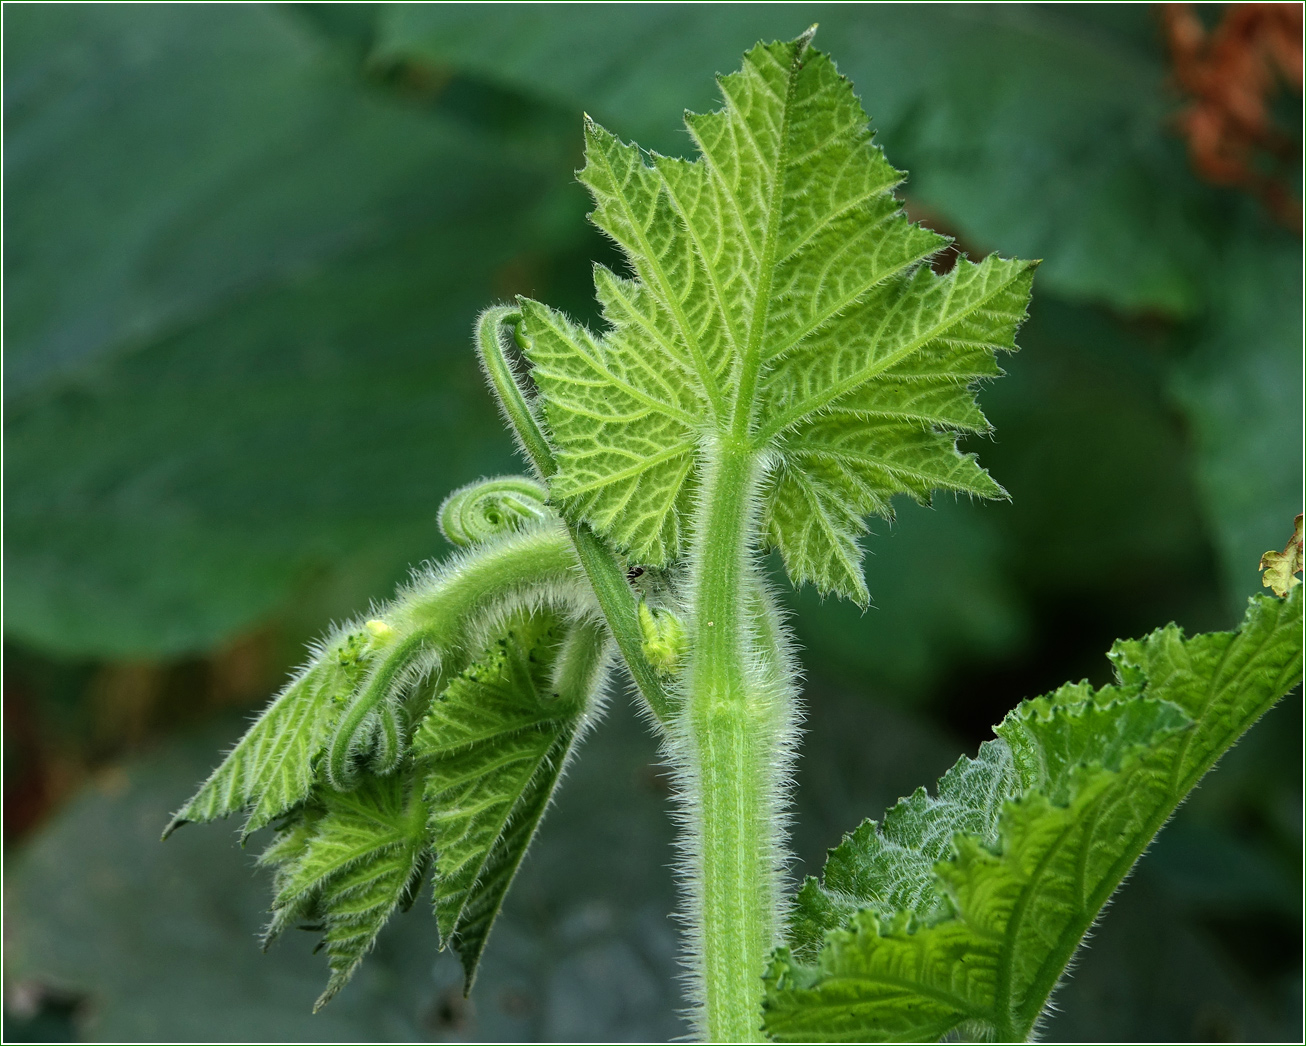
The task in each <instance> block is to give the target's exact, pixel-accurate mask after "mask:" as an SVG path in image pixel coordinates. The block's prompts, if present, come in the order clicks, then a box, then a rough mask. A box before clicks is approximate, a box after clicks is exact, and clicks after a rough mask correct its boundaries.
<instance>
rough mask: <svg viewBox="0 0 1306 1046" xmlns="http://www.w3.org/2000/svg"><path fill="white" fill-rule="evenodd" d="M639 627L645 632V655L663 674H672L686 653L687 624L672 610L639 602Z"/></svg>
mask: <svg viewBox="0 0 1306 1046" xmlns="http://www.w3.org/2000/svg"><path fill="white" fill-rule="evenodd" d="M639 629H640V632H641V633H643V639H644V641H643V644H642V646H643V648H644V656H645V657H646V658H648V660H649V664H651V665H652V666H653V667H654V668H656V669H657V670H658V671H659V672H661V673H662V674H663V675H672V674H673V673H675V671H676V670H677V669H678V668H679V667H680V659H681V657H682V656H683V655H684V653H685V626H684V624H682V623H681V620H680V618H678V617H677V616H676V615H675V614H673V613H672V612H671V611H670V610H663V609H661V608H659V609H656V610H655V609H653V608H652V607H650V606H649V605H648V604H647V603H644V602H641V603H640V604H639Z"/></svg>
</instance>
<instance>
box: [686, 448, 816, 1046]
mask: <svg viewBox="0 0 1306 1046" xmlns="http://www.w3.org/2000/svg"><path fill="white" fill-rule="evenodd" d="M761 471H762V470H761V466H760V462H759V460H758V456H757V455H756V453H755V452H754V451H753V450H752V448H750V447H749V446H748V445H747V443H746V442H745V441H743V440H736V439H734V438H732V437H722V438H721V440H720V442H719V443H718V444H717V445H716V446H715V447H714V448H712V450H711V452H710V461H709V465H708V468H707V469H706V470H705V475H704V489H703V491H702V501H701V503H700V506H699V509H698V511H699V521H698V522H699V524H700V525H699V529H698V531H697V532H696V534H695V538H694V548H693V553H692V557H691V560H692V571H693V576H692V578H691V585H692V591H693V607H692V612H691V621H690V658H689V665H688V668H687V675H686V701H685V708H684V712H683V718H682V724H683V725H682V727H681V729H678V730H677V731H675V733H676V734H677V735H679V736H681V737H683V740H684V748H685V751H684V753H683V754H684V757H685V762H686V763H687V765H686V766H685V767H684V768H683V772H684V773H685V775H686V778H687V780H686V784H687V788H686V796H687V798H688V800H689V802H690V804H691V809H690V810H689V811H688V813H689V817H690V826H691V831H692V832H693V833H694V835H693V836H692V837H691V839H690V840H689V842H688V844H687V848H688V850H689V856H690V860H691V861H692V862H693V866H692V867H691V868H690V869H689V873H690V874H689V877H688V881H689V887H690V889H691V891H692V892H693V896H692V897H691V903H692V904H693V906H694V910H692V911H691V913H690V914H691V919H692V920H693V929H692V934H693V937H694V938H695V940H694V946H695V948H696V950H697V954H696V955H695V956H694V965H695V968H696V970H697V972H698V975H699V976H700V978H701V980H700V983H699V984H698V985H697V988H698V991H699V992H700V993H701V1005H702V1011H701V1014H700V1027H699V1031H700V1033H701V1034H702V1035H703V1036H704V1037H705V1038H706V1039H708V1040H709V1041H713V1042H753V1041H756V1040H757V1039H758V1038H759V1037H760V1034H761V1033H760V1024H761V1004H762V972H763V968H764V966H765V963H766V957H767V955H768V954H769V952H770V951H771V949H772V947H774V945H775V944H776V940H777V936H778V932H779V920H780V904H781V876H782V871H783V862H784V852H783V846H782V844H781V840H780V834H781V824H782V820H783V810H782V804H783V798H784V779H785V765H784V764H785V762H786V758H787V755H788V753H789V752H790V751H791V749H792V747H793V716H792V711H791V709H790V708H789V707H788V703H789V702H790V700H791V698H790V695H789V694H788V692H787V690H786V688H785V686H784V680H783V676H784V673H783V672H782V671H781V672H777V671H775V668H776V667H777V666H776V665H774V664H773V663H771V664H769V663H768V662H774V661H775V660H776V656H775V652H778V650H779V640H778V636H779V631H780V630H779V625H778V623H777V622H773V621H770V620H768V621H767V622H765V623H764V624H762V625H761V626H760V627H759V624H758V622H757V621H755V620H754V616H755V615H757V614H758V613H761V614H763V615H768V614H770V613H771V611H770V608H769V607H768V606H767V601H766V600H765V599H762V598H759V596H758V593H759V588H758V586H759V584H760V581H759V579H758V578H757V577H756V576H755V574H756V571H755V569H754V568H753V566H752V564H751V562H750V555H751V548H752V546H753V544H754V540H753V539H754V538H755V537H756V535H755V533H754V531H755V529H756V520H755V511H754V506H755V504H756V501H757V496H756V495H757V485H758V483H759V480H760V476H761ZM767 647H773V648H774V650H775V652H773V651H770V650H767V649H766V648H767Z"/></svg>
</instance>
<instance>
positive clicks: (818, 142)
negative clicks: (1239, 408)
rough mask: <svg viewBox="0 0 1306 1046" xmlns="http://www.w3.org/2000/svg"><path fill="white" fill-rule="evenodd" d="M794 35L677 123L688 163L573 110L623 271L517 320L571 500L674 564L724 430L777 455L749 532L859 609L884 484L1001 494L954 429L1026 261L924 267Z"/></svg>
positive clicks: (879, 167)
mask: <svg viewBox="0 0 1306 1046" xmlns="http://www.w3.org/2000/svg"><path fill="white" fill-rule="evenodd" d="M810 38H811V33H810V32H809V33H808V34H806V35H804V36H803V37H801V38H799V39H798V40H795V41H792V42H789V43H775V44H769V45H758V46H757V47H755V48H753V49H752V50H751V51H749V52H748V54H747V55H746V56H745V60H744V66H743V69H742V70H740V71H739V72H737V73H733V74H731V75H730V76H725V77H722V78H721V79H720V86H721V91H722V94H723V95H724V98H725V106H724V108H723V109H721V110H720V111H718V112H713V113H707V114H702V115H695V114H689V115H687V116H686V118H685V123H686V126H687V128H688V129H689V133H690V135H691V137H692V138H693V140H694V143H695V145H696V146H697V148H698V151H699V154H700V156H699V159H697V160H694V161H692V162H691V161H685V160H679V159H673V158H669V157H665V156H658V155H656V154H649V155H645V154H644V153H642V152H641V151H640V150H639V149H638V148H637V147H636V146H634V145H627V144H624V143H622V142H620V141H618V140H617V139H616V138H615V137H613V136H612V135H611V134H609V133H608V132H606V131H604V130H603V129H602V128H600V127H598V126H597V125H596V124H594V123H593V122H589V123H588V124H587V127H586V164H585V168H584V169H583V170H582V171H581V172H580V179H581V181H582V182H583V183H584V184H585V185H586V186H587V188H589V190H590V192H591V194H592V195H593V197H594V200H595V204H596V206H595V210H594V212H593V214H592V215H591V217H592V220H593V221H594V222H595V224H597V225H598V226H599V227H600V228H601V229H602V230H603V231H604V232H606V233H608V235H609V236H611V237H612V238H613V239H614V240H615V241H616V242H617V244H618V245H619V246H620V247H621V248H622V250H623V251H624V253H625V255H626V258H627V260H628V262H629V264H630V268H631V270H632V276H633V278H623V277H620V276H618V275H616V274H614V273H612V272H610V271H608V270H607V269H604V268H603V267H601V266H600V267H597V268H596V270H595V287H596V291H597V294H598V298H599V301H600V303H601V305H602V308H603V316H604V319H605V320H606V321H607V324H608V328H607V329H606V330H605V331H603V332H602V333H601V334H595V333H592V332H590V331H587V330H584V329H582V328H580V327H577V326H575V325H574V324H572V323H571V322H570V321H569V320H567V319H566V318H565V317H563V316H562V315H560V314H559V313H557V312H555V311H553V310H551V309H549V308H547V307H546V306H543V305H540V304H538V303H536V302H524V303H523V307H522V308H523V325H524V331H525V336H526V341H527V355H528V356H529V357H530V359H531V361H532V363H533V364H534V371H533V376H534V378H535V380H536V382H537V384H538V386H539V388H540V390H541V392H542V393H543V398H544V404H545V413H546V416H547V420H548V423H549V426H550V429H551V431H552V435H553V438H554V440H555V442H556V444H557V448H558V463H559V473H558V475H557V476H556V477H555V478H554V479H553V481H552V483H551V487H550V490H551V493H552V495H553V496H554V497H555V498H556V499H557V500H558V501H559V502H561V504H562V505H563V506H564V508H565V509H566V510H567V511H568V512H569V513H571V514H572V515H573V516H579V517H583V518H584V519H586V520H588V521H589V522H590V523H591V524H592V525H593V526H594V527H595V528H596V529H597V530H598V531H600V532H601V533H602V534H604V535H605V536H607V537H609V538H610V539H611V540H612V541H614V542H615V543H616V544H618V545H619V546H621V547H622V548H624V549H627V550H629V552H630V553H631V555H632V556H633V557H634V558H635V559H636V560H637V561H639V562H647V563H652V564H659V565H660V564H664V563H667V562H668V561H670V560H672V559H675V558H676V557H678V556H679V555H681V554H682V553H683V552H684V551H685V546H686V538H687V529H688V528H687V520H688V516H689V512H690V509H691V505H692V500H693V497H694V489H695V483H696V474H697V470H696V466H698V465H699V464H700V463H701V461H702V450H701V448H702V447H703V446H704V445H705V443H706V442H708V438H709V437H711V436H714V435H726V434H732V435H733V436H734V437H735V438H745V439H747V440H749V441H750V442H751V444H752V446H753V447H754V449H755V450H756V452H758V453H767V454H768V455H769V456H770V460H771V461H772V468H771V470H770V474H769V478H768V481H767V484H766V487H765V490H764V492H763V496H764V504H763V526H764V531H763V532H764V535H765V540H766V541H767V542H769V543H770V544H771V545H773V546H774V547H776V548H778V549H779V550H780V552H781V554H782V555H783V557H784V561H785V565H786V567H787V569H788V571H789V574H790V576H791V577H792V578H793V579H794V581H795V582H805V581H810V582H813V583H814V584H816V585H817V587H818V588H820V589H821V591H823V592H826V591H835V592H838V593H840V594H842V595H846V596H848V597H850V598H852V599H855V600H857V601H858V602H860V603H862V604H865V603H866V602H867V601H868V598H869V597H868V594H867V591H866V586H865V583H864V581H863V580H862V573H861V552H860V550H859V549H858V547H857V539H858V538H859V537H860V536H861V535H862V534H863V533H864V531H865V527H864V523H863V517H864V516H866V515H868V514H876V515H880V516H885V517H889V516H891V515H892V508H891V504H890V502H891V499H892V498H893V496H894V495H895V494H906V495H908V496H910V497H913V498H916V499H917V500H924V501H928V500H929V498H930V496H931V494H932V492H933V491H934V490H939V489H942V490H951V491H954V492H959V493H967V494H970V495H972V496H976V497H998V496H1002V493H1003V492H1002V489H1001V488H1000V487H999V486H998V485H997V484H996V483H994V482H993V481H992V480H991V479H990V478H989V477H988V475H987V474H986V473H985V472H984V471H983V470H982V469H980V468H979V466H978V465H976V464H975V461H974V459H973V458H972V457H970V456H966V455H961V454H959V453H958V452H957V450H956V445H955V444H956V435H957V434H958V433H960V432H975V431H984V430H985V429H986V428H987V422H986V421H985V420H984V417H983V415H982V414H981V413H980V411H979V408H978V407H977V406H976V404H975V399H974V389H973V386H974V383H975V382H976V381H978V380H979V379H981V378H985V377H992V376H994V375H996V374H998V373H1000V371H999V370H998V367H997V364H996V353H998V352H1002V351H1009V350H1011V349H1013V348H1014V347H1015V344H1014V336H1015V331H1016V328H1017V326H1018V325H1019V323H1020V322H1021V320H1022V319H1023V318H1024V315H1025V304H1026V301H1027V299H1028V295H1029V287H1030V281H1031V278H1032V272H1033V265H1032V264H1031V263H1027V262H1016V261H1004V260H1001V259H998V258H989V259H986V260H985V261H983V262H981V263H979V264H974V263H971V262H969V261H967V260H964V259H963V260H961V261H959V262H958V263H957V265H956V266H955V267H954V268H953V269H952V271H951V272H949V273H947V274H946V275H942V276H940V275H936V274H935V273H934V272H933V271H931V269H930V268H929V266H928V265H926V264H925V262H926V261H927V260H928V259H929V258H930V256H931V255H933V254H934V253H936V252H937V251H938V250H939V249H941V248H942V247H943V246H945V245H946V244H947V242H948V241H947V239H946V238H945V237H942V236H939V235H937V234H935V233H933V232H930V231H929V230H927V229H923V228H921V227H920V226H917V225H913V224H912V223H911V222H909V221H908V220H907V218H906V216H905V215H904V214H903V212H902V210H901V207H900V206H899V203H898V201H897V200H896V198H895V197H894V196H893V189H894V187H895V186H896V185H897V184H898V183H899V182H900V181H901V180H902V174H901V173H900V172H898V171H896V170H894V169H893V168H892V167H891V166H890V165H889V164H888V163H887V162H886V161H885V159H884V157H883V155H882V154H881V152H880V150H879V149H878V148H877V147H876V146H875V145H874V144H873V143H872V141H871V133H870V130H869V128H868V126H867V118H866V114H865V113H864V112H863V110H862V108H861V104H860V103H859V102H858V100H857V98H856V96H855V95H854V93H853V90H852V87H851V85H850V84H849V83H848V81H847V80H846V79H845V78H843V77H842V76H840V75H839V73H838V71H837V70H836V69H835V67H834V65H833V63H832V62H831V61H830V60H829V59H828V58H827V57H826V56H825V55H823V54H821V53H820V52H818V51H815V50H812V49H811V48H810V47H809V43H810Z"/></svg>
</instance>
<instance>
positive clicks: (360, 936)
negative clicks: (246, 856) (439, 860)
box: [261, 774, 429, 1009]
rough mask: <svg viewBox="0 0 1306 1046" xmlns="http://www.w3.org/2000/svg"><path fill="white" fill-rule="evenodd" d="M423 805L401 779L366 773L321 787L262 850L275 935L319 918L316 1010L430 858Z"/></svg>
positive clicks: (341, 983)
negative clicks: (272, 888) (344, 787)
mask: <svg viewBox="0 0 1306 1046" xmlns="http://www.w3.org/2000/svg"><path fill="white" fill-rule="evenodd" d="M425 821H426V806H425V804H424V802H423V800H422V796H421V789H420V787H419V786H417V785H416V784H415V782H413V781H411V780H410V779H408V778H407V777H406V775H400V774H394V775H391V776H389V777H371V778H369V779H368V780H367V781H366V782H364V783H363V784H361V785H360V786H359V787H358V788H357V789H355V790H353V791H349V792H338V791H336V790H334V789H330V788H328V789H323V790H321V791H320V792H319V793H318V796H317V799H316V802H315V803H314V804H313V805H312V806H311V807H310V808H308V809H306V810H304V811H302V812H300V813H299V814H298V815H297V816H296V817H295V819H294V820H293V821H292V823H291V825H290V826H289V827H287V828H286V829H285V830H283V832H282V833H280V834H279V836H278V837H277V839H275V840H274V841H273V844H272V846H271V847H269V849H268V850H267V851H266V852H265V853H264V854H263V856H262V858H261V862H262V863H264V864H270V865H273V866H276V867H277V874H276V890H277V892H276V897H275V899H274V900H273V902H272V923H271V925H269V927H268V930H267V933H266V935H265V939H266V940H269V941H270V940H271V939H272V938H274V937H275V936H276V935H277V934H278V933H279V932H280V931H281V930H282V929H283V928H284V927H285V926H287V925H288V924H290V923H291V922H294V921H296V920H300V919H309V920H312V919H316V920H320V922H321V926H322V940H323V943H324V945H325V946H326V953H327V960H328V962H329V963H330V966H331V979H330V981H328V982H327V987H326V990H325V991H324V992H323V993H322V995H321V997H320V998H319V999H318V1000H317V1004H316V1006H315V1007H314V1008H315V1009H320V1008H321V1007H322V1006H324V1005H326V1003H327V1002H328V1001H329V1000H330V999H331V997H332V996H333V995H335V994H336V992H338V991H339V990H340V989H341V988H342V987H344V985H345V984H346V983H347V982H348V981H349V978H350V977H352V976H353V973H354V970H355V969H356V968H357V966H358V964H359V963H360V962H362V960H363V956H364V955H366V954H367V952H368V951H369V950H370V949H371V947H372V944H373V943H374V942H375V940H376V935H377V934H378V933H380V932H381V928H382V927H383V926H384V925H385V924H386V922H387V920H388V919H389V918H390V916H391V914H392V913H393V912H394V910H395V909H396V908H397V907H399V906H400V905H401V904H402V903H403V902H404V900H405V898H406V897H408V896H411V895H412V893H413V891H414V890H415V889H416V887H417V885H418V883H419V882H420V880H421V877H422V874H423V871H424V869H425V866H426V862H427V859H428V856H429V855H428V847H427V839H426V831H425Z"/></svg>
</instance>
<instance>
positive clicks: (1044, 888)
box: [766, 594, 1302, 1042]
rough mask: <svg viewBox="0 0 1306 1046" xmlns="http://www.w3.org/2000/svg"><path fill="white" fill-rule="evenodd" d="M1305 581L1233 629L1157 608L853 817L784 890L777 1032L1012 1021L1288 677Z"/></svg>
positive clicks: (1037, 1006) (773, 1013) (1002, 1032)
mask: <svg viewBox="0 0 1306 1046" xmlns="http://www.w3.org/2000/svg"><path fill="white" fill-rule="evenodd" d="M1301 626H1302V622H1301V596H1300V594H1295V595H1293V596H1291V597H1289V598H1288V599H1286V600H1279V599H1273V598H1270V597H1258V598H1257V599H1254V600H1252V601H1251V604H1250V606H1249V609H1248V612H1247V616H1246V618H1245V619H1244V621H1243V624H1242V627H1241V628H1240V629H1239V630H1238V631H1237V632H1221V633H1209V634H1203V635H1198V636H1194V637H1192V638H1185V637H1184V635H1183V633H1182V631H1181V630H1180V629H1178V628H1177V627H1175V626H1173V625H1171V626H1169V627H1167V628H1164V629H1160V630H1158V631H1156V632H1154V633H1152V634H1151V635H1150V636H1148V637H1146V638H1145V639H1141V640H1133V641H1127V642H1120V643H1117V644H1116V646H1115V647H1114V648H1113V650H1112V652H1111V658H1112V660H1113V661H1114V662H1115V664H1116V668H1117V675H1118V683H1117V684H1116V685H1113V686H1107V687H1103V688H1101V689H1100V690H1094V689H1093V688H1091V687H1089V686H1087V685H1086V684H1078V685H1069V686H1066V687H1063V688H1062V689H1061V690H1058V691H1057V692H1055V693H1054V694H1051V695H1049V696H1047V697H1043V698H1038V699H1036V700H1033V701H1026V702H1022V704H1021V705H1020V706H1019V707H1018V708H1017V709H1016V710H1014V711H1013V712H1012V713H1011V714H1010V715H1009V716H1008V717H1007V718H1006V719H1005V720H1004V721H1003V723H1002V725H1001V726H1000V727H999V728H998V731H997V732H998V734H999V738H998V739H997V740H995V741H991V742H989V743H988V744H986V745H985V746H983V747H982V748H981V750H980V753H979V756H978V757H977V758H976V759H975V760H969V759H964V760H962V761H961V762H960V763H958V765H957V766H956V767H954V768H953V769H952V770H951V771H950V772H949V773H948V774H947V775H946V776H945V777H944V779H943V780H942V781H941V782H940V785H939V790H938V795H937V797H931V796H929V795H927V794H926V793H925V792H924V791H923V790H921V791H918V792H917V793H916V794H915V795H913V796H912V797H911V798H909V799H907V800H904V801H903V802H901V803H899V804H898V806H896V807H895V808H894V809H893V810H891V811H889V813H888V814H887V815H886V817H885V820H884V824H883V825H882V826H877V825H875V824H874V823H873V822H867V823H866V824H863V825H862V826H861V827H860V828H859V829H858V830H857V831H856V832H854V833H853V834H852V835H849V836H848V837H846V838H845V840H844V842H843V843H842V844H841V845H840V846H839V847H838V848H837V849H835V850H834V851H832V852H831V854H830V860H829V863H828V864H827V866H826V870H825V875H824V881H823V882H822V883H818V882H817V881H816V880H814V879H809V880H808V881H807V883H806V884H805V885H804V887H803V890H802V892H801V894H800V896H799V900H798V905H797V906H796V912H795V915H794V918H793V922H792V928H791V945H790V948H788V949H784V950H782V951H781V952H779V953H777V956H776V959H775V961H774V963H773V965H772V968H771V970H770V972H769V974H768V996H767V1017H766V1021H767V1023H766V1027H767V1029H768V1031H769V1032H770V1034H771V1035H772V1037H773V1038H776V1039H778V1040H781V1041H897V1042H903V1041H929V1040H933V1039H937V1038H939V1037H940V1036H942V1035H945V1034H947V1033H948V1032H950V1031H953V1030H955V1029H959V1028H960V1029H963V1030H971V1031H977V1032H980V1033H982V1034H986V1035H990V1036H992V1035H996V1036H997V1037H998V1038H1000V1039H1005V1038H1011V1037H1015V1038H1019V1039H1023V1038H1024V1037H1025V1036H1027V1035H1028V1034H1029V1032H1030V1030H1031V1029H1032V1028H1033V1026H1034V1024H1035V1022H1036V1021H1037V1020H1038V1017H1039V1015H1040V1014H1041V1012H1042V1010H1043V1007H1044V1005H1045V1003H1046V1000H1047V997H1048V994H1049V993H1050V991H1051V990H1052V988H1053V987H1054V986H1055V984H1056V983H1057V980H1058V979H1059V978H1060V977H1061V975H1062V973H1063V971H1064V969H1065V967H1066V964H1067V963H1068V962H1069V960H1070V958H1071V956H1072V955H1073V952H1074V950H1075V948H1076V947H1078V945H1079V942H1080V940H1081V939H1082V937H1083V935H1084V933H1085V932H1086V931H1087V929H1088V927H1089V926H1090V925H1091V924H1092V922H1093V920H1094V919H1096V918H1097V916H1098V913H1099V912H1100V910H1101V908H1102V906H1103V905H1104V904H1105V903H1106V901H1107V900H1108V899H1109V898H1110V896H1111V894H1112V892H1114V890H1115V888H1116V887H1117V886H1118V885H1119V883H1120V881H1121V879H1122V878H1123V877H1124V875H1125V874H1126V873H1127V872H1128V871H1129V869H1130V868H1131V867H1132V866H1133V863H1134V861H1135V860H1137V858H1138V856H1139V854H1141V853H1142V851H1143V849H1144V848H1145V847H1146V846H1147V844H1148V843H1149V842H1150V841H1151V839H1152V838H1153V836H1154V835H1155V834H1156V832H1157V831H1158V830H1159V829H1160V827H1161V826H1162V825H1163V824H1164V823H1165V821H1166V819H1168V818H1169V816H1170V815H1171V814H1172V813H1173V811H1174V809H1175V807H1176V806H1177V805H1178V804H1179V803H1180V802H1181V801H1182V800H1183V798H1184V796H1185V795H1186V794H1187V793H1188V792H1189V790H1190V789H1191V788H1192V787H1193V786H1194V785H1195V784H1196V783H1197V781H1198V779H1200V777H1201V776H1202V774H1204V773H1205V772H1206V771H1207V770H1208V769H1210V767H1211V766H1212V764H1213V763H1214V762H1215V761H1216V760H1217V759H1218V758H1219V757H1220V755H1221V754H1223V752H1225V751H1226V750H1227V749H1228V748H1229V747H1230V745H1232V744H1233V743H1234V742H1235V741H1236V740H1237V739H1238V737H1240V736H1241V735H1242V733H1243V732H1244V731H1245V730H1246V729H1247V728H1248V727H1249V726H1250V725H1251V724H1252V723H1253V722H1255V720H1256V719H1257V718H1258V717H1259V716H1260V715H1262V714H1263V713H1264V712H1265V711H1266V710H1267V709H1268V708H1269V707H1270V706H1271V705H1272V704H1273V703H1274V702H1275V701H1277V700H1278V699H1279V698H1280V697H1282V696H1283V695H1284V694H1285V693H1286V692H1287V691H1288V690H1289V689H1291V687H1293V686H1294V685H1295V684H1296V683H1297V682H1299V681H1300V679H1301V665H1302V646H1301Z"/></svg>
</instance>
